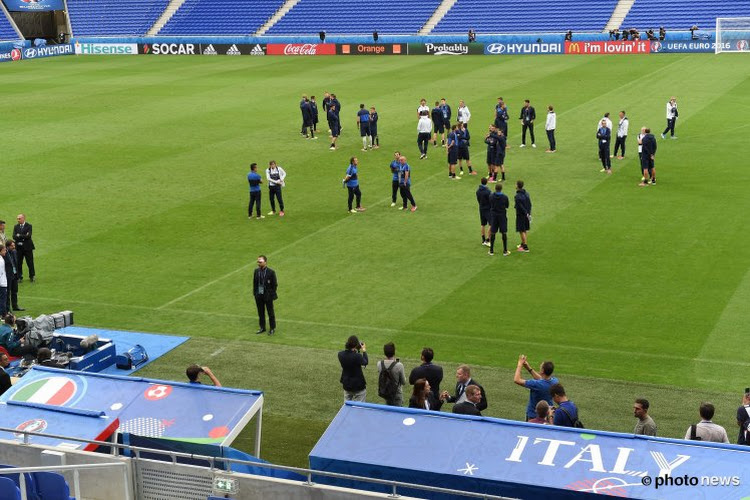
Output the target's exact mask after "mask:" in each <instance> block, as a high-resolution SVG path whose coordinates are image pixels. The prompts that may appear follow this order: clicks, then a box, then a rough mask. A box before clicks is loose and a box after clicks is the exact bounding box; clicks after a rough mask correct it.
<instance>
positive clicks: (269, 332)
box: [268, 328, 276, 335]
mask: <svg viewBox="0 0 750 500" xmlns="http://www.w3.org/2000/svg"><path fill="white" fill-rule="evenodd" d="M274 333H276V328H271V329H270V330H269V331H268V335H273V334H274Z"/></svg>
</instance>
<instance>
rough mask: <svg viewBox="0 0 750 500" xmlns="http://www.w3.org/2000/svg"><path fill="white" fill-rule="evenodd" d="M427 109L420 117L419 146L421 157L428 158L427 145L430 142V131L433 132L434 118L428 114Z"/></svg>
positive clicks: (418, 129)
mask: <svg viewBox="0 0 750 500" xmlns="http://www.w3.org/2000/svg"><path fill="white" fill-rule="evenodd" d="M426 113H427V111H425V112H424V114H422V116H420V117H419V123H417V132H418V133H419V135H417V146H419V159H420V160H424V159H425V158H427V146H428V145H429V144H430V132H432V120H431V119H430V117H429V116H428V115H427V114H426Z"/></svg>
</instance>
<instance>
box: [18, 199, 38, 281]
mask: <svg viewBox="0 0 750 500" xmlns="http://www.w3.org/2000/svg"><path fill="white" fill-rule="evenodd" d="M16 220H17V221H18V224H16V225H15V226H13V238H14V239H15V240H16V249H17V250H16V251H17V252H18V281H23V261H24V259H26V265H27V266H28V267H29V279H30V280H31V281H32V282H33V281H34V280H35V279H36V271H35V270H34V250H35V249H36V247H35V246H34V240H32V239H31V224H29V223H27V222H26V215H25V214H18V217H16Z"/></svg>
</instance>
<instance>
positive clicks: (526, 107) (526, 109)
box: [518, 99, 536, 148]
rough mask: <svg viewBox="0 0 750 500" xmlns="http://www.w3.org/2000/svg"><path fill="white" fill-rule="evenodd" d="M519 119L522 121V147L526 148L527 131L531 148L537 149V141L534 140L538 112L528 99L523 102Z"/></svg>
mask: <svg viewBox="0 0 750 500" xmlns="http://www.w3.org/2000/svg"><path fill="white" fill-rule="evenodd" d="M518 118H519V120H521V147H522V148H525V147H526V130H528V131H529V135H530V137H531V147H532V148H535V147H536V140H535V139H534V120H536V111H535V110H534V107H533V106H532V105H531V102H529V100H528V99H525V100H524V101H523V108H521V115H520V116H519V117H518Z"/></svg>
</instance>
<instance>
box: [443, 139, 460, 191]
mask: <svg viewBox="0 0 750 500" xmlns="http://www.w3.org/2000/svg"><path fill="white" fill-rule="evenodd" d="M457 129H458V125H453V126H452V127H451V131H450V133H449V134H448V145H447V147H446V149H447V151H448V178H449V179H453V180H456V179H460V177H456V163H458V132H457Z"/></svg>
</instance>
